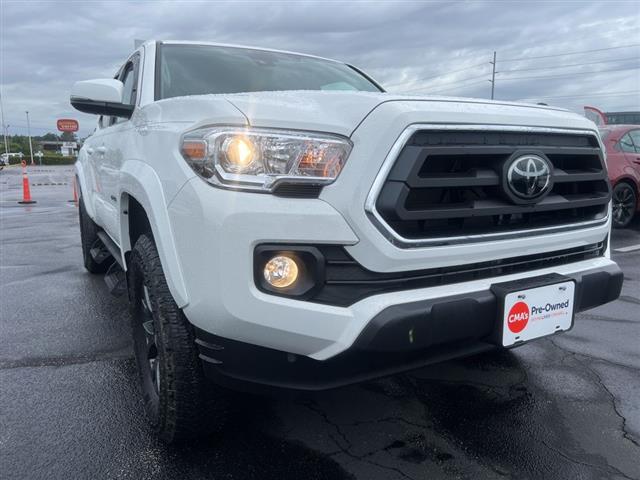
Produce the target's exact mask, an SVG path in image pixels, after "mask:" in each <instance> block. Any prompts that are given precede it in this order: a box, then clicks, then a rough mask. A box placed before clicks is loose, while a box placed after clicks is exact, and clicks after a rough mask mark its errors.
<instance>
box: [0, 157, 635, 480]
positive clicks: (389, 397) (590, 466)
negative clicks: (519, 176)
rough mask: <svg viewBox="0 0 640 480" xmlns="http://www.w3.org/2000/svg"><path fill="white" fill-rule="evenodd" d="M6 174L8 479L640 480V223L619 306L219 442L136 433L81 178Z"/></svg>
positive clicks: (134, 390) (255, 404) (270, 404)
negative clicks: (83, 218) (83, 225)
mask: <svg viewBox="0 0 640 480" xmlns="http://www.w3.org/2000/svg"><path fill="white" fill-rule="evenodd" d="M19 173H20V172H19V170H18V169H16V168H14V167H11V168H9V169H5V170H3V171H2V172H0V478H2V479H40V478H43V479H44V478H46V479H84V478H87V479H88V478H131V479H139V478H154V479H165V478H167V479H168V478H180V479H205V478H206V479H209V478H211V479H261V480H266V479H281V480H284V479H296V480H297V479H331V480H338V479H342V478H358V479H385V480H387V479H389V480H393V479H426V478H445V477H446V478H449V477H451V478H470V479H476V478H531V479H537V478H545V479H546V478H562V479H566V478H581V479H591V478H636V479H638V478H640V460H639V459H640V401H639V400H638V399H639V398H640V374H639V373H640V250H637V251H628V252H616V251H615V250H616V249H618V248H623V247H628V246H632V245H638V244H640V222H636V223H635V225H634V226H633V227H632V228H631V229H628V230H624V231H615V232H614V235H613V239H612V247H613V256H614V258H615V259H616V260H617V261H618V262H619V263H620V265H621V266H622V268H623V270H624V272H625V279H626V280H625V286H624V291H623V295H622V297H621V298H620V299H619V300H618V301H616V302H614V303H612V304H609V305H605V306H602V307H599V308H597V309H594V310H591V311H589V312H586V313H583V314H580V315H578V316H577V318H576V326H575V328H574V329H573V330H572V331H571V332H569V333H567V334H564V335H560V336H556V337H553V339H546V340H541V341H538V342H534V343H531V344H528V345H525V346H523V347H521V348H519V349H516V350H514V351H512V352H503V353H500V354H494V355H484V356H479V357H470V358H466V359H463V360H458V361H452V362H447V363H444V364H440V365H436V366H432V367H429V368H424V369H422V370H418V371H416V372H413V373H411V374H407V375H401V376H397V377H393V378H389V379H384V380H380V381H375V382H370V383H366V384H363V385H359V386H354V387H349V388H344V389H340V390H335V391H329V392H323V393H319V394H314V395H310V396H305V397H300V398H290V399H286V400H283V399H272V398H270V399H267V398H261V397H250V396H247V397H245V398H244V399H243V401H242V403H241V405H239V408H238V412H237V413H235V414H234V416H233V418H232V419H231V422H229V423H230V424H229V427H228V428H227V429H226V430H225V432H224V434H223V435H222V436H221V437H219V438H217V439H209V440H202V441H199V442H195V443H193V444H191V445H185V446H181V447H171V446H165V445H163V444H162V443H160V442H158V441H157V440H156V439H155V438H154V437H153V435H152V434H151V433H150V432H149V430H148V429H147V427H146V424H145V422H144V419H143V410H142V405H141V403H140V400H139V395H138V386H137V377H136V373H135V366H134V362H133V355H132V348H131V342H130V332H129V323H128V314H127V305H126V303H125V301H124V300H122V299H117V298H114V297H112V296H110V295H109V293H108V292H107V289H106V286H105V285H104V282H103V281H102V279H101V278H99V277H94V276H92V275H90V274H88V273H87V272H86V271H85V270H84V269H83V267H82V262H81V254H80V242H79V232H78V222H77V209H76V208H75V206H74V205H73V204H72V203H69V202H68V200H69V199H70V198H71V195H72V187H71V183H70V179H71V175H72V170H71V168H70V167H39V168H31V169H30V172H29V173H30V179H31V183H32V184H34V185H33V186H32V195H33V197H34V199H35V200H36V201H37V202H38V203H37V204H35V205H33V206H21V205H18V204H17V203H16V201H17V200H18V199H19V196H20V195H21V190H20V182H21V177H20V175H19Z"/></svg>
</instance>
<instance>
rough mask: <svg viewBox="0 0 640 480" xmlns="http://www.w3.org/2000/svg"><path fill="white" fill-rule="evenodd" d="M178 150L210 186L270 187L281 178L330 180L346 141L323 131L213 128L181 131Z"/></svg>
mask: <svg viewBox="0 0 640 480" xmlns="http://www.w3.org/2000/svg"><path fill="white" fill-rule="evenodd" d="M180 150H181V153H182V156H183V157H184V158H185V160H186V161H187V163H188V164H189V165H190V166H191V168H192V169H193V170H194V171H195V172H196V173H197V174H198V175H200V176H201V177H202V178H204V179H205V180H207V181H208V182H210V183H212V184H214V185H222V186H229V187H234V188H241V189H249V190H261V191H271V190H272V189H273V187H274V186H275V185H276V184H277V183H281V182H283V183H312V184H321V185H326V184H329V183H331V182H333V181H334V180H335V179H336V178H337V176H338V174H339V173H340V172H341V171H342V168H343V167H344V164H345V162H346V161H347V157H348V156H349V153H350V152H351V142H350V141H349V140H348V139H347V138H344V137H341V136H338V135H327V134H323V133H313V132H297V131H289V130H268V129H260V128H241V127H215V128H206V129H200V130H195V131H192V132H189V133H187V134H185V135H184V136H183V137H182V145H181V149H180Z"/></svg>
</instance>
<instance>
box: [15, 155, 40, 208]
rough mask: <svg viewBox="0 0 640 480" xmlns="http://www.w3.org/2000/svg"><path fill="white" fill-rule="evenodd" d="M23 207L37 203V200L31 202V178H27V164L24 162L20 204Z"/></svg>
mask: <svg viewBox="0 0 640 480" xmlns="http://www.w3.org/2000/svg"><path fill="white" fill-rule="evenodd" d="M18 203H21V204H23V205H28V204H31V203H36V201H35V200H31V190H30V189H29V177H27V164H26V162H25V161H23V162H22V201H21V202H18Z"/></svg>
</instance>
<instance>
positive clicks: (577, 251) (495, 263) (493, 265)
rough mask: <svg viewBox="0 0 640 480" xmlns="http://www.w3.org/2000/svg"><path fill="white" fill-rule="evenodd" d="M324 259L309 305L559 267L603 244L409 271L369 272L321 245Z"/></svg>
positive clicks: (598, 252)
mask: <svg viewBox="0 0 640 480" xmlns="http://www.w3.org/2000/svg"><path fill="white" fill-rule="evenodd" d="M318 249H319V250H320V251H321V252H322V255H323V256H324V258H325V281H324V284H323V285H322V287H321V288H319V289H318V291H317V292H315V293H314V295H313V296H312V297H311V298H309V300H310V301H312V302H317V303H325V304H329V305H338V306H348V305H352V304H353V303H355V302H357V301H359V300H362V299H363V298H366V297H369V296H371V295H378V294H381V293H388V292H396V291H403V290H413V289H418V288H427V287H436V286H441V285H450V284H454V283H462V282H470V281H474V280H481V279H485V278H493V277H499V276H503V275H513V274H518V273H524V272H531V271H533V270H538V269H543V268H551V267H558V266H561V265H568V264H570V263H575V262H581V261H584V260H589V259H593V258H599V257H602V256H603V255H604V253H605V251H606V249H607V243H606V239H605V241H602V242H598V243H595V244H591V245H585V246H582V247H575V248H568V249H565V250H560V251H555V252H546V253H537V254H533V255H525V256H520V257H511V258H503V259H499V260H489V261H485V262H478V263H470V264H465V265H457V266H453V267H439V268H429V269H426V270H413V271H408V272H390V273H381V272H372V271H370V270H367V269H366V268H364V267H363V266H362V265H360V264H359V263H358V262H356V261H355V260H354V259H353V258H352V257H351V256H350V255H349V254H348V253H347V252H346V250H345V249H344V248H343V247H339V246H333V245H320V246H318Z"/></svg>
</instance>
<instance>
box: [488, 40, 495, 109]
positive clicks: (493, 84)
mask: <svg viewBox="0 0 640 480" xmlns="http://www.w3.org/2000/svg"><path fill="white" fill-rule="evenodd" d="M489 63H490V64H491V65H492V67H493V69H492V71H491V100H493V94H494V92H495V90H496V52H495V50H494V52H493V62H489Z"/></svg>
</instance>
